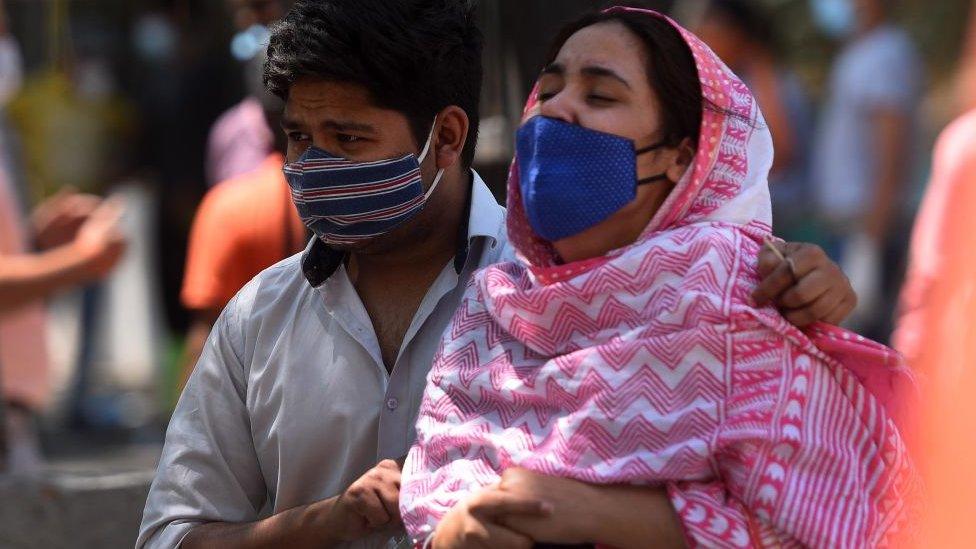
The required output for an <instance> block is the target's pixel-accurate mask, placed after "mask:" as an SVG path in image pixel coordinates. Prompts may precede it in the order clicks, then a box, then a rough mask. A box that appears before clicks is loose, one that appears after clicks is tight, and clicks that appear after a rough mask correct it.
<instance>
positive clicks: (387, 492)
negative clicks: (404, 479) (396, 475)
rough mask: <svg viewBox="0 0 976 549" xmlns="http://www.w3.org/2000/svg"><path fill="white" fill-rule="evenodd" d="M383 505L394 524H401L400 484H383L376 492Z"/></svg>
mask: <svg viewBox="0 0 976 549" xmlns="http://www.w3.org/2000/svg"><path fill="white" fill-rule="evenodd" d="M375 492H376V495H377V496H378V497H379V498H380V501H381V502H382V503H383V508H385V509H386V513H387V514H388V515H389V516H390V520H391V521H393V522H400V487H399V484H383V485H380V486H379V487H378V488H376V490H375Z"/></svg>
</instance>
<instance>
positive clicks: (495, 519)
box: [431, 486, 552, 549]
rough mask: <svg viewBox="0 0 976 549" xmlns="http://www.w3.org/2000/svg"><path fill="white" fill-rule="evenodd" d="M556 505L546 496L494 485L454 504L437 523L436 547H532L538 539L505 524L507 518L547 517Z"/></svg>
mask: <svg viewBox="0 0 976 549" xmlns="http://www.w3.org/2000/svg"><path fill="white" fill-rule="evenodd" d="M551 512H552V508H551V507H550V506H549V504H548V503H546V502H545V501H544V500H543V499H542V498H537V497H531V496H526V495H520V494H516V493H512V492H504V491H502V490H500V489H499V488H498V487H497V486H490V487H488V488H485V489H484V490H481V491H480V492H476V493H474V494H473V495H472V496H471V497H469V498H468V499H467V500H465V501H462V502H461V503H458V504H457V505H455V506H454V508H453V509H451V511H450V512H448V513H447V515H445V516H444V518H443V519H442V520H441V522H440V523H439V524H438V525H437V530H436V531H435V532H434V539H433V542H432V544H431V547H432V549H462V548H477V549H492V548H496V547H505V548H511V549H521V548H523V547H524V548H525V549H531V547H532V546H533V545H534V543H535V542H534V540H533V539H532V538H531V537H530V536H527V535H525V534H522V533H519V532H515V531H514V530H512V529H511V528H509V527H508V526H505V525H504V524H503V521H504V520H507V519H516V518H523V519H527V520H528V519H535V520H544V519H545V518H546V517H548V516H549V515H550V514H551Z"/></svg>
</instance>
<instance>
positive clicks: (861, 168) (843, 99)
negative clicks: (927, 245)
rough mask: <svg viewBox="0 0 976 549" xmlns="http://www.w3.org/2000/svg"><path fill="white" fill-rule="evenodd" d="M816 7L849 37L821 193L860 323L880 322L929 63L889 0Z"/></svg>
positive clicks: (819, 165)
mask: <svg viewBox="0 0 976 549" xmlns="http://www.w3.org/2000/svg"><path fill="white" fill-rule="evenodd" d="M814 6H815V7H817V6H820V7H818V8H817V9H816V10H815V12H814V13H815V15H816V14H820V15H819V16H818V20H819V21H821V25H822V26H823V27H824V28H825V29H826V30H828V31H829V32H831V33H832V34H834V35H835V36H837V37H842V38H845V39H848V38H849V42H848V43H847V45H846V46H845V48H844V50H843V51H842V52H841V54H840V57H839V58H838V59H837V61H836V62H835V64H834V68H833V73H832V75H831V80H830V91H829V95H828V101H827V105H826V108H825V110H824V113H823V119H822V121H821V127H820V129H819V136H818V143H817V144H816V148H815V151H814V163H813V182H814V186H815V191H816V198H817V202H818V206H819V210H820V216H821V217H822V218H823V220H824V222H825V223H826V225H827V230H828V232H829V233H830V235H829V236H830V239H831V240H833V241H834V242H835V245H834V246H830V247H832V248H835V249H834V250H831V253H832V254H835V255H836V256H837V257H841V258H842V261H841V264H842V265H844V268H845V270H846V271H847V272H848V274H850V276H851V279H852V281H853V283H854V289H855V290H856V291H857V293H858V295H859V296H860V297H861V298H862V300H861V304H860V306H859V307H858V310H857V311H856V312H855V314H854V315H853V317H852V321H853V322H854V324H855V325H856V326H857V327H861V328H875V326H874V324H875V323H876V322H877V321H878V316H879V315H878V314H877V313H878V311H879V310H882V311H883V310H884V305H883V303H882V302H881V299H880V298H881V295H882V294H881V293H880V292H881V290H882V286H884V285H886V284H887V283H890V282H891V280H885V276H884V274H883V268H882V262H883V257H884V250H885V247H886V246H887V245H888V244H889V243H891V239H890V238H889V237H888V233H889V232H890V231H891V230H892V229H893V228H894V224H893V223H892V222H893V220H895V219H896V216H897V215H898V213H899V211H898V208H899V206H900V204H901V202H900V201H901V198H902V193H903V188H904V183H905V182H906V180H905V175H906V173H910V169H911V163H910V162H909V161H908V159H909V157H910V155H909V154H908V153H909V152H910V145H911V141H910V136H911V135H912V133H913V131H912V130H913V117H914V114H915V110H916V107H917V104H918V99H919V93H920V84H921V82H920V81H921V76H920V75H921V68H920V64H919V60H918V56H917V54H916V51H915V48H914V46H913V45H912V42H911V40H910V38H909V37H908V35H907V34H906V33H905V32H904V31H903V30H901V29H899V28H897V27H895V26H893V25H892V23H891V22H890V20H889V12H890V9H891V2H889V1H888V0H837V1H825V0H819V1H817V2H815V3H814ZM827 6H829V8H828V7H827ZM838 8H840V9H838ZM897 244H898V246H899V248H900V247H901V242H900V241H898V242H897ZM878 335H886V334H878Z"/></svg>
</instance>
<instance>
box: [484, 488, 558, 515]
mask: <svg viewBox="0 0 976 549" xmlns="http://www.w3.org/2000/svg"><path fill="white" fill-rule="evenodd" d="M468 509H469V510H470V511H471V513H472V514H478V515H481V516H483V517H487V518H494V517H499V516H501V515H529V516H540V517H543V516H547V515H548V514H549V513H551V512H552V506H551V505H549V504H548V503H546V502H543V501H541V500H538V499H536V498H530V497H526V496H520V495H517V494H512V493H507V492H501V491H491V492H483V493H482V494H481V496H480V497H478V498H475V500H474V501H472V502H471V503H470V504H469V505H468Z"/></svg>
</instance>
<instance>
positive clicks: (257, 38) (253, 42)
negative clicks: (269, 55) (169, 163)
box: [207, 0, 291, 186]
mask: <svg viewBox="0 0 976 549" xmlns="http://www.w3.org/2000/svg"><path fill="white" fill-rule="evenodd" d="M290 5H291V0H229V2H228V10H229V11H230V14H231V17H232V19H233V21H234V27H235V28H236V29H237V33H236V34H235V35H234V37H233V39H232V40H231V43H230V48H231V54H232V55H233V57H234V59H236V60H237V61H238V62H240V63H241V64H242V65H243V68H244V85H245V91H246V93H247V95H246V96H245V97H244V99H242V100H241V101H240V102H239V103H238V104H236V105H234V106H233V107H231V108H230V109H229V110H227V111H226V112H224V113H223V114H222V115H220V118H218V119H217V121H216V122H215V123H214V125H213V127H212V128H211V129H210V137H209V139H208V140H207V184H208V185H211V186H212V185H216V184H217V183H220V182H221V181H226V180H228V179H231V178H232V177H235V176H238V175H241V174H244V173H247V172H249V171H251V170H253V169H255V168H257V167H258V166H260V165H261V164H262V163H263V162H264V161H265V159H266V158H267V156H268V155H269V154H271V152H272V151H273V149H274V137H275V136H274V134H275V133H277V132H278V130H279V129H278V128H276V127H269V126H268V124H267V121H266V119H265V115H264V109H263V108H262V103H261V96H262V94H263V93H264V84H263V83H262V82H261V80H260V79H259V78H258V79H255V78H253V75H254V74H260V73H261V68H262V64H263V62H264V61H263V60H264V57H262V56H261V55H259V54H260V53H262V52H263V51H264V50H265V49H266V48H267V46H268V37H269V36H270V33H269V31H268V27H270V26H271V25H272V24H273V23H274V22H275V21H277V20H278V19H280V18H281V16H282V15H284V14H285V12H286V11H287V10H288V7H289V6H290Z"/></svg>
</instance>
